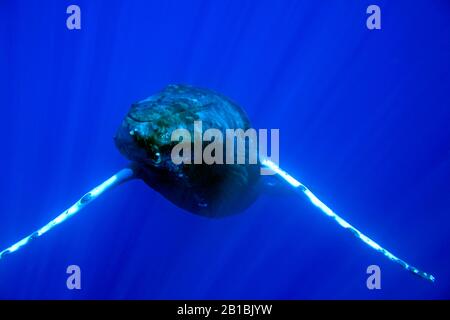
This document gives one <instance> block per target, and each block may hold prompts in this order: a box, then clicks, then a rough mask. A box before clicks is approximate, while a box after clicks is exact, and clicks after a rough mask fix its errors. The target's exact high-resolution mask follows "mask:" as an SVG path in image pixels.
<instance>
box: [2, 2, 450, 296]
mask: <svg viewBox="0 0 450 320" xmlns="http://www.w3.org/2000/svg"><path fill="white" fill-rule="evenodd" d="M373 3H375V4H378V5H379V6H380V7H381V10H382V29H381V30H376V31H369V30H368V29H367V28H366V17H367V14H366V8H367V6H368V5H369V4H373ZM70 4H77V5H79V6H80V8H81V14H82V16H81V23H82V29H81V30H78V31H77V30H75V31H70V30H68V29H67V28H66V18H67V16H68V15H67V14H66V8H67V6H68V5H70ZM169 83H188V84H193V85H197V86H202V87H207V88H210V89H213V90H216V91H219V92H221V93H223V94H225V95H227V96H229V97H231V98H232V99H233V100H235V101H236V102H238V103H239V104H240V105H241V106H243V107H244V108H245V109H246V110H247V112H248V114H249V116H250V118H251V119H252V121H253V124H254V126H255V127H257V128H279V129H280V143H281V160H280V165H281V166H283V167H284V168H285V169H286V170H287V171H289V172H290V173H292V174H293V175H294V176H296V177H298V178H299V179H300V180H302V181H303V182H305V183H306V184H307V185H308V186H309V187H310V188H311V189H312V190H313V191H315V192H316V193H317V194H318V195H319V196H320V197H321V198H322V199H323V200H324V201H326V202H327V203H328V204H330V206H331V207H332V208H333V209H335V210H336V211H337V212H339V213H340V214H341V215H342V216H343V217H345V218H347V219H348V220H349V221H350V222H352V223H354V224H355V225H356V226H358V227H359V228H360V229H361V230H362V231H364V232H366V233H367V234H368V235H370V236H372V237H373V238H374V239H375V240H377V241H378V242H379V243H381V244H383V245H384V246H386V247H387V248H388V249H390V250H392V251H393V252H394V253H396V254H398V255H399V256H400V257H402V258H404V259H405V260H407V261H409V262H411V263H412V264H414V265H417V266H418V267H420V268H422V269H424V270H426V271H428V272H431V273H433V274H434V275H435V276H436V278H437V282H436V283H435V284H431V283H428V282H426V281H424V280H422V279H420V278H418V277H415V276H414V275H412V274H410V273H408V272H406V271H404V270H403V269H401V268H400V267H399V266H397V265H395V264H393V263H392V262H389V261H388V260H387V259H385V258H384V257H382V256H381V255H380V254H378V253H376V252H374V251H373V250H370V249H368V248H367V247H366V246H364V245H363V244H361V243H360V242H359V241H358V240H356V239H355V238H354V237H352V236H351V235H349V234H348V233H346V232H345V231H343V230H342V229H340V228H338V226H337V225H336V224H335V223H333V222H332V221H330V220H329V219H327V218H326V217H324V216H323V215H321V214H320V213H318V212H317V210H315V209H314V208H313V207H312V206H311V205H310V204H309V203H307V202H305V201H304V199H301V198H299V197H293V196H283V195H281V194H275V195H264V196H262V197H261V198H260V199H259V200H258V201H257V202H256V203H255V204H254V205H253V206H252V207H251V208H250V209H248V210H247V211H246V212H244V213H242V214H240V215H236V216H232V217H228V218H225V219H219V220H211V219H205V218H201V217H198V216H194V215H192V214H189V213H186V212H184V211H183V210H181V209H179V208H177V207H175V206H174V205H173V204H171V203H170V202H168V201H167V200H165V199H164V198H163V197H161V196H160V195H159V194H157V193H156V192H154V191H153V190H151V189H150V188H148V187H147V186H146V185H145V184H144V183H142V182H140V181H133V182H130V183H128V184H126V185H123V186H120V187H119V188H117V189H115V190H113V191H112V192H110V193H109V194H107V195H105V196H104V197H102V198H101V199H99V200H98V201H96V202H94V203H93V204H92V205H90V206H89V207H88V208H87V209H85V210H84V211H83V212H82V213H80V214H79V215H77V216H76V217H75V218H73V219H71V220H69V221H68V222H67V223H65V224H64V225H61V226H60V227H58V228H57V229H55V230H54V231H52V232H51V233H49V234H48V235H46V236H45V237H43V238H41V239H39V240H38V241H36V242H35V243H34V244H32V245H30V246H28V247H26V248H24V249H22V250H20V251H19V252H17V253H15V254H13V255H11V256H10V257H8V258H7V259H4V260H1V261H0V298H12V299H19V298H24V299H48V298H58V299H59V298H61V299H79V298H89V299H90V298H102V299H103V298H104V299H117V298H119V299H121V298H125V299H134V298H137V299H155V298H156V299H165V298H178V299H184V298H192V299H194V298H199V299H203V298H236V299H240V298H254V299H259V298H272V299H278V298H283V299H298V298H306V299H316V298H320V299H336V298H337V299H343V298H357V299H360V298H368V299H381V298H385V299H397V298H402V299H403V298H408V299H409V298H414V299H415V298H425V299H435V298H450V204H449V201H450V182H449V181H450V98H449V97H450V3H449V2H448V1H439V0H436V1H425V0H419V1H382V0H376V1H371V2H368V1H326V2H323V3H322V2H321V1H312V0H311V1H300V0H295V1H284V0H283V1H270V0H267V1H256V0H253V1H220V0H215V1H212V0H204V1H197V0H191V1H181V0H180V1H114V0H108V1H83V0H76V1H71V2H68V1H56V0H55V1H17V0H3V1H1V2H0V105H1V119H2V120H1V124H0V137H1V147H0V150H1V151H0V152H1V156H0V168H1V171H2V172H1V179H0V195H1V198H0V199H1V201H0V247H1V248H0V249H3V248H4V247H7V246H9V245H11V244H12V243H14V242H15V241H17V240H19V239H20V238H21V237H22V236H25V235H27V234H29V233H31V232H32V231H33V230H35V229H36V228H38V227H40V226H42V225H44V224H45V223H46V222H47V221H49V220H50V219H52V218H53V217H55V216H56V215H57V214H59V213H60V212H61V211H62V210H63V209H65V208H66V207H67V206H68V205H70V204H71V203H73V202H74V201H75V200H76V199H78V197H79V196H81V195H82V194H83V193H84V192H86V191H87V190H89V189H90V188H92V187H93V186H95V185H96V184H97V183H100V182H101V181H103V180H104V179H105V178H107V177H109V176H110V175H111V174H113V173H114V172H115V171H117V170H119V169H120V168H122V167H124V166H125V165H126V164H127V161H126V160H125V159H124V158H123V157H122V156H121V155H120V154H119V153H118V151H117V150H116V148H115V146H114V143H113V140H112V137H113V135H114V133H115V130H116V128H117V127H118V125H119V124H120V122H121V121H122V118H123V116H124V115H125V114H126V112H127V110H128V108H129V106H130V104H131V103H132V102H134V101H137V100H140V99H143V98H146V97H147V96H149V95H151V94H153V93H154V92H156V91H158V90H160V89H161V88H163V87H164V86H165V85H167V84H169ZM71 264H76V265H79V266H80V268H81V271H82V289H81V290H79V291H77V290H72V291H70V290H68V289H67V288H66V279H67V276H68V275H67V274H66V268H67V266H68V265H71ZM371 264H376V265H379V266H380V268H381V273H382V278H381V279H382V280H381V286H382V289H381V290H368V289H367V287H366V279H367V274H366V268H367V266H369V265H371Z"/></svg>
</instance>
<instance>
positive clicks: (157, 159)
mask: <svg viewBox="0 0 450 320" xmlns="http://www.w3.org/2000/svg"><path fill="white" fill-rule="evenodd" d="M151 160H152V161H153V162H154V163H156V164H158V163H161V153H159V152H152V153H151Z"/></svg>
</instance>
